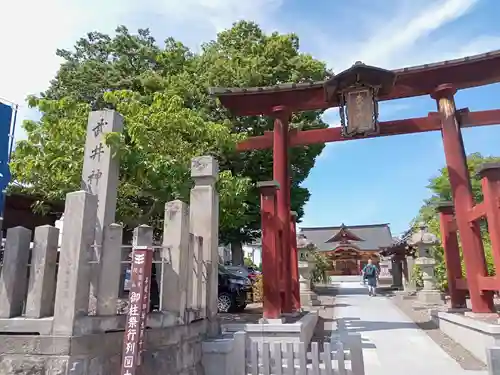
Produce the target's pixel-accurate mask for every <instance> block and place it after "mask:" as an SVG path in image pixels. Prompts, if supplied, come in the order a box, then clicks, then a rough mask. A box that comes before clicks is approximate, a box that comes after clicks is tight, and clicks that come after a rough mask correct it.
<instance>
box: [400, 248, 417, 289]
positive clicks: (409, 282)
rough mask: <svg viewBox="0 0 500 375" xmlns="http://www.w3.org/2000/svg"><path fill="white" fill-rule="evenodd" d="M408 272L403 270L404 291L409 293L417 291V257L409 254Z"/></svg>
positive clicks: (407, 259) (407, 260)
mask: <svg viewBox="0 0 500 375" xmlns="http://www.w3.org/2000/svg"><path fill="white" fill-rule="evenodd" d="M405 264H406V272H403V276H404V285H403V286H404V291H405V292H406V293H408V294H413V293H415V292H416V291H417V283H416V280H415V272H414V268H415V258H413V257H412V256H407V257H406V259H405Z"/></svg>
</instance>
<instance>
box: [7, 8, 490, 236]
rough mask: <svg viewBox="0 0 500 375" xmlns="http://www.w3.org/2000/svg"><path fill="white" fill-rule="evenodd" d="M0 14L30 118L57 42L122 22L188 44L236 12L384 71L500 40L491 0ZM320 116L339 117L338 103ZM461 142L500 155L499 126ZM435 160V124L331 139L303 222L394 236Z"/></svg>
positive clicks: (409, 107)
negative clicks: (371, 227)
mask: <svg viewBox="0 0 500 375" xmlns="http://www.w3.org/2000/svg"><path fill="white" fill-rule="evenodd" d="M312 4H314V5H312ZM2 12H5V13H8V14H9V17H4V19H3V21H2V23H0V35H1V36H2V51H10V56H11V58H10V59H1V60H0V83H1V84H0V98H5V99H8V100H10V101H13V102H15V103H19V104H20V120H22V119H25V118H36V117H37V114H36V113H35V112H33V111H30V110H28V109H27V108H26V105H25V104H24V98H25V97H26V95H28V94H31V93H37V92H40V91H42V90H44V89H45V88H46V87H47V85H48V82H49V80H50V79H51V78H52V77H53V76H54V74H55V72H56V70H57V68H58V66H59V60H58V58H57V57H56V56H55V54H54V52H55V50H56V48H69V47H71V46H72V45H73V43H74V41H75V40H76V39H77V38H78V37H80V36H81V35H82V34H83V33H85V32H87V31H90V30H100V31H103V32H107V33H112V32H113V30H114V28H115V27H116V25H118V24H125V25H127V26H128V27H129V28H130V29H131V30H133V29H137V28H138V27H149V28H150V29H151V30H152V32H153V34H154V36H155V37H156V39H157V40H158V41H161V40H164V39H165V38H166V37H168V36H173V37H175V38H177V39H179V40H181V41H183V42H184V43H185V44H187V45H189V46H190V47H191V48H193V49H196V48H198V46H199V45H200V43H202V42H204V41H207V40H208V39H210V38H213V37H214V36H215V34H216V33H217V32H218V31H220V30H222V29H224V28H227V27H229V26H230V25H231V24H232V23H233V22H235V21H237V20H240V19H246V20H253V21H256V22H257V23H259V24H260V25H261V26H262V27H263V28H264V29H265V30H266V31H275V30H277V31H280V32H295V33H297V34H298V35H299V37H300V40H301V50H302V51H304V52H307V53H310V54H312V55H313V56H314V57H316V58H318V59H321V60H324V61H325V62H327V64H328V66H329V67H331V68H332V69H334V70H335V71H336V72H339V71H341V70H343V69H346V68H348V67H349V66H350V65H351V64H352V63H354V62H355V61H356V60H361V61H363V62H365V63H367V64H371V65H376V66H380V67H383V68H389V69H390V68H399V67H403V66H411V65H417V64H422V63H428V62H436V61H441V60H446V59H451V58H457V57H463V56H467V55H472V54H477V53H481V52H487V51H490V50H495V49H500V27H498V14H500V2H499V1H498V0H377V1H369V0H345V1H341V0H315V1H314V2H311V1H305V0H252V1H249V2H246V1H235V0H183V1H178V0H141V1H137V0H107V1H105V2H103V1H100V0H73V1H71V2H69V1H67V0H46V1H44V2H39V1H36V0H18V1H17V2H8V3H7V4H4V5H3V8H2ZM495 18H496V19H495ZM19 20H22V22H19ZM495 22H496V25H495ZM41 31H43V33H41ZM38 35H42V36H41V37H40V38H38ZM499 98H500V86H499V85H492V86H489V87H482V88H477V89H470V90H465V91H462V92H459V93H458V94H457V98H456V99H457V106H458V107H459V108H461V107H466V106H467V107H469V108H470V109H471V110H481V109H490V108H495V107H497V108H498V107H500V106H499V104H500V100H499ZM434 110H435V103H434V102H433V100H432V99H431V98H429V97H421V98H412V99H406V100H399V101H394V102H390V103H383V104H382V106H381V119H382V120H389V119H399V118H407V117H419V116H425V115H426V114H427V113H428V112H429V111H434ZM325 121H327V122H328V123H329V124H330V125H331V126H338V122H339V119H338V114H337V111H336V110H331V111H328V112H327V113H325ZM23 137H24V134H23V133H22V131H18V132H17V133H16V138H17V139H21V138H23ZM464 140H465V145H466V149H467V152H469V153H470V152H482V153H483V154H486V155H489V154H491V155H500V150H499V147H498V144H499V142H498V141H499V140H500V126H496V127H495V126H494V127H487V128H475V129H468V130H465V131H464ZM495 146H496V147H495ZM443 165H444V154H443V149H442V145H441V139H440V135H439V133H429V134H418V135H405V136H394V137H387V138H379V139H372V140H359V141H350V142H341V143H335V144H329V145H328V146H327V147H326V148H325V151H324V152H323V154H322V155H321V156H320V158H319V159H318V161H317V163H316V167H315V168H314V170H313V171H311V174H310V176H309V178H308V179H307V180H306V182H305V186H307V187H308V188H309V189H310V191H311V193H312V196H311V200H310V201H309V203H308V204H307V206H306V215H305V217H304V219H303V223H302V225H304V226H328V225H339V224H340V223H342V222H344V223H345V224H347V225H349V224H350V225H354V224H369V223H380V222H388V223H390V224H391V228H392V231H393V233H394V234H398V233H400V232H402V231H404V230H406V229H407V225H408V223H409V221H410V220H411V219H412V218H413V217H414V215H415V214H416V213H417V211H418V209H419V207H420V206H421V204H422V201H423V199H425V198H426V197H427V196H428V195H429V192H428V191H427V189H426V188H425V186H426V184H427V180H428V179H429V177H431V176H433V175H435V174H436V173H437V170H438V169H439V168H440V167H441V166H443Z"/></svg>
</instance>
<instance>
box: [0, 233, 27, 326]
mask: <svg viewBox="0 0 500 375" xmlns="http://www.w3.org/2000/svg"><path fill="white" fill-rule="evenodd" d="M30 241H31V231H30V230H29V229H26V228H23V227H15V228H10V229H8V230H7V238H6V240H5V251H4V257H3V267H2V272H1V273H0V318H12V317H15V316H20V315H22V313H23V304H24V297H25V293H26V288H27V286H28V278H27V277H26V271H27V269H28V260H29V254H30Z"/></svg>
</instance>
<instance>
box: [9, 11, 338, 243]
mask: <svg viewBox="0 0 500 375" xmlns="http://www.w3.org/2000/svg"><path fill="white" fill-rule="evenodd" d="M57 55H58V56H60V57H61V58H62V59H63V60H64V61H63V63H62V65H61V67H60V69H59V71H58V73H57V75H56V77H55V78H54V80H52V82H51V84H50V87H49V89H48V90H47V91H46V92H44V93H42V94H41V97H42V98H43V99H44V100H53V101H54V102H53V103H61V101H62V102H63V103H64V102H71V103H75V104H74V106H75V108H78V109H79V110H80V111H82V109H84V111H88V110H90V109H91V108H92V109H101V108H117V109H119V110H120V111H126V112H127V117H130V116H131V117H134V118H136V119H139V117H138V115H136V114H133V111H138V112H137V113H140V112H141V111H144V110H145V108H147V107H148V106H151V105H154V103H155V101H157V100H159V99H158V96H157V94H162V95H163V96H164V98H178V99H176V103H177V104H176V105H177V108H176V110H179V111H180V112H179V113H182V111H187V110H189V112H188V113H189V115H190V116H191V117H188V118H187V119H186V121H183V122H182V124H183V125H182V126H185V127H186V129H185V131H184V134H188V133H189V134H191V135H192V136H193V137H194V138H196V137H197V133H196V131H201V130H200V128H199V127H198V126H196V125H195V126H194V127H192V128H191V129H190V123H189V121H192V120H193V117H195V119H196V121H198V122H199V124H202V123H206V124H223V125H220V126H223V127H224V129H229V130H230V132H231V133H233V134H237V135H238V137H242V136H245V135H247V136H255V135H261V134H263V133H264V131H268V130H272V128H273V122H272V119H269V118H264V117H262V116H254V117H241V118H240V117H234V116H232V115H231V114H230V113H229V112H228V111H227V110H225V109H224V108H222V107H221V106H220V104H219V103H218V102H217V100H216V99H214V98H213V97H210V96H209V95H208V88H209V87H211V86H228V87H247V86H268V85H275V84H280V83H285V82H304V81H311V80H322V79H325V78H327V77H328V76H329V74H330V73H329V72H328V71H327V69H326V68H325V65H324V64H323V63H322V62H319V61H317V60H315V59H313V58H312V57H311V56H310V55H307V54H303V53H300V52H299V39H298V37H297V36H296V35H295V34H279V33H273V34H270V35H266V34H265V33H264V32H263V31H262V30H261V29H260V28H259V27H258V26H257V25H256V24H254V23H252V22H244V21H242V22H239V23H237V24H235V25H234V26H233V27H232V28H231V29H229V30H226V31H223V32H221V33H220V34H219V35H218V36H217V38H216V39H215V40H213V41H210V42H208V43H206V44H204V45H203V46H202V49H201V52H200V53H198V54H196V53H193V52H191V51H190V50H189V48H187V47H186V46H184V45H183V44H182V43H180V42H178V41H176V40H174V39H172V38H168V39H166V40H165V42H164V44H163V45H162V46H159V45H158V44H157V43H156V40H155V39H154V38H153V37H152V36H151V34H150V32H149V30H148V29H140V30H139V31H138V33H137V34H132V33H130V32H129V31H128V29H127V28H126V27H124V26H120V27H118V28H117V29H116V34H115V35H114V36H109V35H106V34H102V33H99V32H92V33H88V34H87V35H86V36H85V37H84V38H81V39H80V40H78V41H77V42H76V44H75V46H74V48H73V49H72V50H58V51H57ZM122 90H126V92H127V95H128V96H127V100H129V98H132V97H133V105H132V104H129V103H126V104H120V102H119V100H115V99H123V95H122V94H120V93H116V92H115V91H118V92H121V91H122ZM110 92H111V93H113V94H109V93H110ZM110 95H112V96H111V97H110ZM120 95H121V96H120ZM162 100H167V99H162ZM41 103H42V102H39V103H37V104H39V105H40V104H41ZM43 103H48V102H43ZM41 109H42V108H41ZM72 110H73V109H72ZM75 110H76V109H75ZM166 110H167V109H166ZM80 115H81V116H83V114H80ZM320 115H321V111H310V112H304V113H301V114H296V115H294V117H293V123H292V126H293V127H296V128H301V129H312V128H325V127H327V125H326V124H325V123H323V122H322V121H321V118H320ZM61 116H66V113H65V111H51V113H50V114H45V115H44V119H42V121H41V124H42V125H43V124H44V123H46V124H47V125H46V126H41V127H40V128H37V127H38V125H37V124H36V123H30V124H28V125H27V133H28V136H29V138H28V143H29V142H32V140H33V139H34V138H33V137H35V138H36V137H39V138H43V139H46V138H47V137H49V136H52V135H53V133H54V132H53V131H50V130H49V129H48V128H49V127H50V125H49V124H50V123H62V122H64V121H69V122H70V121H72V120H69V119H63V118H62V117H61ZM178 124H180V122H178ZM136 125H137V127H135V128H134V131H135V132H136V133H135V134H136V135H137V136H139V133H144V134H142V135H141V137H150V138H157V137H160V138H161V137H164V135H163V133H161V131H163V129H162V127H161V126H159V125H158V126H153V127H151V126H150V125H149V124H146V123H145V121H142V125H141V122H140V121H139V120H137V122H136ZM141 126H143V127H142V132H141V130H140V129H141ZM81 129H82V128H81V126H80V128H79V130H78V131H82V130H81ZM146 130H147V131H146ZM31 134H32V135H33V136H31ZM35 134H36V135H35ZM72 137H76V134H72ZM70 139H71V138H70ZM186 139H188V138H186ZM223 139H224V138H223ZM239 139H240V138H239ZM174 140H175V137H174ZM233 140H234V139H233ZM73 141H75V140H74V139H73ZM125 141H127V138H126V139H125ZM155 141H156V139H155ZM165 142H167V141H165ZM172 143H174V142H170V144H172ZM187 143H189V142H187ZM127 144H128V143H127V142H125V143H123V142H122V143H121V147H122V148H123V149H124V150H125V151H126V150H127V148H126V147H125V146H126V145H127ZM183 145H185V144H183ZM173 146H174V147H175V146H177V145H173ZM202 146H203V147H198V149H197V150H196V151H197V152H196V153H197V154H200V153H201V152H208V151H210V152H212V153H213V154H215V156H217V158H218V160H219V163H220V165H221V170H223V171H226V172H224V173H226V174H228V175H229V176H231V177H232V178H231V179H226V178H221V182H220V186H221V187H222V189H221V193H223V194H224V195H225V196H224V197H223V198H221V199H222V200H225V202H224V204H223V206H224V207H225V208H226V209H225V210H224V211H223V213H222V214H221V216H220V219H221V230H220V235H221V240H222V242H225V243H234V244H235V246H234V248H240V249H241V246H238V244H240V243H241V242H246V241H251V240H252V239H253V238H255V236H257V235H258V234H259V227H260V213H259V205H260V204H259V195H258V192H257V190H256V188H255V187H250V188H249V187H248V182H247V178H248V179H250V181H252V182H256V181H260V180H268V179H270V178H271V177H272V153H271V151H270V150H265V151H252V152H246V153H236V152H235V151H234V148H231V147H222V148H218V146H217V147H215V148H211V149H210V150H208V149H207V147H206V145H205V144H203V145H202ZM78 147H81V143H77V142H76V141H75V142H74V146H71V147H69V146H68V147H67V148H61V149H59V150H57V152H58V154H57V155H60V154H61V153H63V154H64V153H67V155H65V156H64V157H63V159H66V160H68V159H70V158H71V157H72V156H73V155H78V153H75V152H74V150H75V148H78ZM323 147H324V145H322V144H318V145H310V146H307V147H295V148H293V149H292V150H291V151H290V157H291V163H292V168H291V173H292V176H293V184H292V194H291V200H292V210H294V211H297V212H298V214H299V218H300V217H301V216H302V215H303V206H304V203H305V202H306V201H307V200H308V199H309V192H308V190H307V189H305V188H302V187H300V184H301V182H302V181H303V180H304V179H305V178H306V177H307V175H308V173H309V171H310V169H311V168H312V167H313V166H314V161H315V158H316V157H317V156H318V155H319V154H320V152H321V150H322V149H323ZM188 148H189V150H190V152H191V151H193V148H192V147H188ZM177 149H179V147H177ZM21 150H24V153H22V154H21V153H20V152H21ZM70 150H72V151H71V152H70ZM159 150H161V149H157V150H156V151H159ZM51 152H52V151H51ZM162 152H163V150H161V152H157V153H155V154H154V155H153V154H151V158H154V157H155V155H156V156H157V157H158V159H157V160H153V159H149V160H148V162H149V163H150V164H145V167H148V168H149V167H152V166H153V165H155V166H158V165H159V163H161V162H163V161H164V159H165V158H163V157H162V155H161V153H162ZM165 152H167V153H168V152H169V151H165ZM80 153H81V151H80ZM187 154H189V152H186V155H187ZM41 155H42V152H41V151H40V150H37V147H36V142H34V144H33V145H31V146H30V145H29V144H25V145H24V146H22V147H21V148H20V151H19V156H23V157H24V156H27V157H29V158H32V159H33V163H39V162H38V159H39V158H41V157H42V156H41ZM125 155H126V159H125V160H131V159H132V156H130V155H129V154H128V153H125ZM44 157H45V156H44ZM47 158H50V157H49V156H47ZM75 163H78V161H74V162H73V164H75ZM125 164H126V163H125ZM176 165H177V164H176ZM179 165H180V164H179ZM124 168H125V167H124ZM133 169H134V170H135V169H136V168H135V167H133ZM71 170H72V171H73V172H72V173H73V174H72V175H71V176H69V175H65V177H61V178H58V179H55V180H54V182H53V183H50V184H49V183H47V184H45V185H44V184H39V183H38V182H36V180H35V179H31V182H30V183H31V186H32V189H33V190H35V191H38V192H41V193H42V194H43V195H44V196H47V197H49V196H50V195H51V194H53V193H50V192H48V191H49V190H50V191H52V190H55V191H59V190H61V189H62V190H65V189H67V186H68V184H69V181H72V182H73V185H74V182H75V181H76V180H77V179H78V178H79V172H78V173H77V168H76V167H75V169H71ZM20 172H21V171H19V172H18V176H20V174H19V173H20ZM124 172H125V171H124ZM144 173H147V172H144ZM169 173H172V174H175V176H173V178H174V181H173V182H172V184H175V186H176V187H179V189H180V188H181V186H180V185H179V184H180V179H182V176H183V173H184V171H183V170H182V168H180V170H177V171H175V172H174V171H171V172H169ZM170 177H172V176H170ZM46 178H47V179H49V178H50V176H48V177H46ZM61 179H62V180H64V184H62V183H61ZM226 184H230V185H231V188H229V187H228V188H227V189H226ZM39 186H40V189H38V187H39ZM49 186H50V188H48V187H49ZM143 187H144V186H142V185H140V184H137V185H134V186H133V187H130V188H129V190H127V192H128V194H127V195H126V196H127V197H130V199H132V198H131V197H132V196H133V194H135V193H137V194H139V196H143V195H145V194H146V195H147V194H149V196H151V195H152V196H155V197H157V198H151V197H150V198H148V199H146V200H144V202H143V203H144V204H141V207H146V206H147V204H149V203H151V202H154V201H160V200H161V199H160V198H159V197H162V198H167V196H170V197H178V196H179V197H180V196H183V194H184V192H185V185H182V189H181V190H176V189H173V190H172V191H171V192H169V191H168V190H165V189H164V187H161V189H162V190H164V191H162V192H161V193H160V192H158V194H157V193H156V192H155V189H157V188H158V185H155V184H151V186H149V189H148V190H146V191H147V193H145V192H139V190H140V189H142V188H143ZM123 189H125V188H123ZM225 191H227V192H231V193H233V192H235V194H237V196H230V194H225V193H224V192H225ZM181 192H183V193H182V194H181ZM171 193H172V194H171ZM59 195H60V194H59ZM139 196H138V199H139ZM120 197H123V195H121V196H120ZM221 204H222V202H221ZM132 207H133V208H131V210H132V211H133V212H132V211H131V212H128V213H127V214H130V215H131V217H135V218H136V219H137V218H138V217H141V215H143V213H144V212H143V211H144V210H145V209H144V208H141V209H138V208H136V207H135V206H134V205H132Z"/></svg>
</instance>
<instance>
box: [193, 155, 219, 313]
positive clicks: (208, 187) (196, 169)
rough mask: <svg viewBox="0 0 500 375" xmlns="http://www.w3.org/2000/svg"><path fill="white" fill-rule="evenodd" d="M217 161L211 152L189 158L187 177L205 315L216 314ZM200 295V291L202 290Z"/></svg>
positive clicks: (217, 241) (217, 242) (217, 238)
mask: <svg viewBox="0 0 500 375" xmlns="http://www.w3.org/2000/svg"><path fill="white" fill-rule="evenodd" d="M218 174H219V164H218V163H217V160H215V159H214V158H213V157H212V156H200V157H197V158H193V160H192V162H191V177H192V178H193V179H194V182H195V186H194V187H193V188H192V189H191V198H190V206H191V209H190V217H189V226H190V232H191V233H193V234H194V235H195V236H198V237H202V238H203V259H202V260H203V265H204V268H205V269H206V275H207V285H206V288H207V290H206V292H205V293H206V296H207V299H206V306H207V315H208V317H209V319H214V318H215V317H216V315H217V299H218V259H219V254H218V244H219V196H218V193H217V190H216V188H215V183H216V182H217V178H218ZM202 295H203V293H202Z"/></svg>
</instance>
